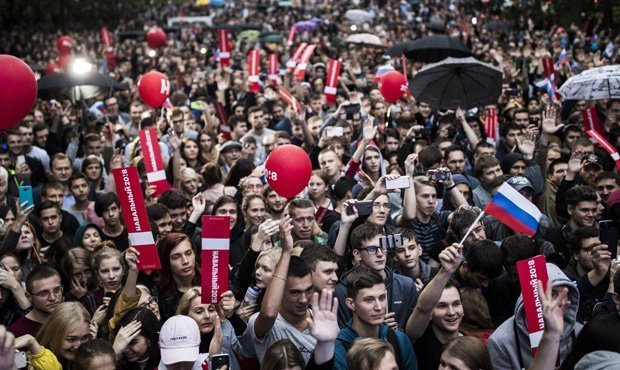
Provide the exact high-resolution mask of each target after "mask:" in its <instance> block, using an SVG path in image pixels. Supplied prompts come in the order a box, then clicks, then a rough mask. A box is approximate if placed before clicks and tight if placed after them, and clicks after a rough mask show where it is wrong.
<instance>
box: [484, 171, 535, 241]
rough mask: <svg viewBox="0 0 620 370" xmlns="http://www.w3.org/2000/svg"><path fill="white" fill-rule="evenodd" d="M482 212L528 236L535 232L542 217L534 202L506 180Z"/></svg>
mask: <svg viewBox="0 0 620 370" xmlns="http://www.w3.org/2000/svg"><path fill="white" fill-rule="evenodd" d="M484 212H485V213H487V214H489V215H491V216H493V217H495V218H496V219H498V220H499V221H501V222H502V223H503V224H504V225H506V226H508V227H510V228H511V229H513V230H514V231H516V232H518V233H522V234H526V235H530V236H532V235H535V234H536V231H537V230H538V223H539V222H540V218H541V217H542V213H541V212H540V210H539V209H538V208H537V207H536V206H535V205H534V204H532V203H531V202H530V201H529V200H527V198H525V197H524V196H523V195H521V193H519V192H518V191H516V190H515V189H514V188H513V187H512V186H510V185H509V184H508V183H506V182H504V183H503V184H502V185H501V186H500V187H499V189H498V190H497V193H496V194H495V195H494V196H493V198H491V201H490V202H489V204H487V206H486V207H485V208H484Z"/></svg>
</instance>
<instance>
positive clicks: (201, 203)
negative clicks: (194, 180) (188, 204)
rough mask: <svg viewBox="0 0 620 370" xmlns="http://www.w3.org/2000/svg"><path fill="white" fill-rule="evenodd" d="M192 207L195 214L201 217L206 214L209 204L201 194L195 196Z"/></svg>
mask: <svg viewBox="0 0 620 370" xmlns="http://www.w3.org/2000/svg"><path fill="white" fill-rule="evenodd" d="M192 207H193V208H194V212H196V213H198V214H201V215H202V214H203V213H204V211H205V208H206V207H207V202H205V198H204V196H203V195H202V194H201V193H198V194H196V195H194V197H193V198H192Z"/></svg>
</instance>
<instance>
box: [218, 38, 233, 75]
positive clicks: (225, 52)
mask: <svg viewBox="0 0 620 370" xmlns="http://www.w3.org/2000/svg"><path fill="white" fill-rule="evenodd" d="M217 45H218V49H220V64H221V65H222V66H223V67H230V50H231V49H232V48H231V46H230V42H229V41H228V30H227V29H220V30H218V31H217Z"/></svg>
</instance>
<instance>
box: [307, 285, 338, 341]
mask: <svg viewBox="0 0 620 370" xmlns="http://www.w3.org/2000/svg"><path fill="white" fill-rule="evenodd" d="M311 303H312V318H309V317H308V318H306V321H308V326H309V329H310V335H312V336H313V337H314V339H316V340H317V342H321V343H325V342H333V341H335V340H336V338H337V337H338V331H339V330H340V329H339V328H338V315H337V313H338V298H336V297H333V291H331V290H328V289H323V291H322V292H321V298H320V299H319V293H316V292H315V293H314V294H313V295H312V302H311Z"/></svg>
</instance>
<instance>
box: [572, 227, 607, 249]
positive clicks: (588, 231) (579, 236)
mask: <svg viewBox="0 0 620 370" xmlns="http://www.w3.org/2000/svg"><path fill="white" fill-rule="evenodd" d="M598 235H599V231H598V228H597V227H596V226H584V227H580V228H578V229H577V230H575V231H573V232H572V235H571V238H570V239H569V241H568V247H569V249H570V252H571V254H577V253H579V250H580V249H581V247H582V245H581V243H583V240H584V239H588V238H597V237H598Z"/></svg>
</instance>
